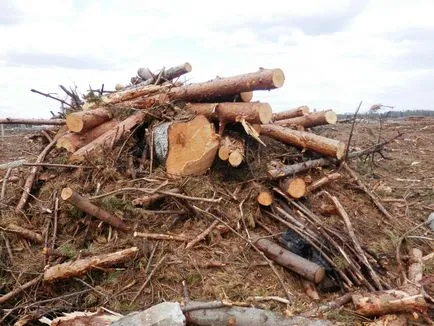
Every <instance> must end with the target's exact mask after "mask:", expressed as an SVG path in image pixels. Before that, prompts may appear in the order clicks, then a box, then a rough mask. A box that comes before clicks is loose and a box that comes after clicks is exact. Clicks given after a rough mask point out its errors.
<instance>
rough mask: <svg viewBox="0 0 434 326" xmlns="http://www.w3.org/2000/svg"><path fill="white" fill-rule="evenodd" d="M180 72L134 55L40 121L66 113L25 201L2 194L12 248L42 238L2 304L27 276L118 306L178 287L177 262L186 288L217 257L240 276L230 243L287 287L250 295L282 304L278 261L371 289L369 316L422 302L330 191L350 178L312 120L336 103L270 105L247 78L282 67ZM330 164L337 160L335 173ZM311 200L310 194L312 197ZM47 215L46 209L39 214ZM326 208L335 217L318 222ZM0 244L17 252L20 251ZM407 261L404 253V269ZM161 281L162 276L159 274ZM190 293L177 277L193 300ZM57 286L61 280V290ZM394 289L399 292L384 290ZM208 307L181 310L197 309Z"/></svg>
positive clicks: (337, 145)
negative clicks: (195, 79)
mask: <svg viewBox="0 0 434 326" xmlns="http://www.w3.org/2000/svg"><path fill="white" fill-rule="evenodd" d="M190 71H192V66H191V65H190V64H188V63H185V64H182V65H179V66H175V67H173V68H169V69H161V70H160V71H158V72H154V73H153V72H151V71H150V70H149V69H148V68H140V69H139V70H138V71H137V76H134V77H133V78H131V83H130V84H129V85H127V86H123V85H120V84H119V85H117V86H116V90H115V91H113V92H109V93H105V92H104V91H103V90H102V89H101V90H100V92H99V93H98V94H97V95H95V92H94V91H90V93H91V94H88V95H87V96H85V97H84V102H83V101H81V100H79V99H77V98H76V97H75V96H73V98H72V99H71V107H72V108H73V110H68V112H67V114H65V115H63V116H61V117H57V118H56V119H51V120H52V125H62V127H60V128H59V127H55V128H57V129H50V130H51V131H52V132H53V134H52V139H51V140H50V141H49V142H48V144H47V145H46V146H45V148H44V149H43V150H42V151H41V153H40V154H39V156H38V157H37V160H36V163H34V164H35V165H32V167H31V170H30V173H29V175H28V176H27V178H26V179H25V183H23V184H22V186H23V187H21V186H19V187H17V191H20V192H21V193H20V196H21V199H19V197H18V198H13V199H12V200H11V201H10V202H8V205H10V206H11V207H13V208H14V214H16V216H19V220H20V221H21V222H22V225H18V223H16V222H15V223H11V222H10V221H9V220H8V221H4V222H1V223H0V230H1V234H2V236H4V238H5V241H6V242H5V244H7V243H9V242H8V241H9V240H8V239H9V237H11V236H14V237H15V238H14V239H15V241H19V243H25V247H22V248H24V249H23V250H29V251H30V252H32V250H35V248H36V246H38V248H37V249H36V250H37V252H38V253H39V254H41V253H42V254H43V259H39V260H38V263H39V265H38V266H39V268H37V270H38V273H39V274H40V275H39V276H38V278H37V279H32V280H30V281H28V282H27V283H25V282H20V283H24V285H22V286H19V285H18V284H17V286H9V287H8V290H10V291H8V292H9V294H6V295H5V296H3V297H0V302H2V303H3V302H6V301H9V302H14V303H15V304H17V306H16V307H15V308H13V305H12V304H11V305H10V309H11V311H12V312H11V314H13V313H14V311H17V312H22V311H27V310H28V308H29V307H27V306H24V307H22V306H21V305H19V298H20V296H21V295H23V292H24V291H25V290H26V289H28V288H32V289H35V293H38V289H39V288H38V286H40V287H41V288H42V289H43V291H41V293H43V294H48V293H50V295H51V294H52V293H54V289H55V284H59V280H62V282H64V283H62V288H65V289H68V288H70V287H72V286H73V285H75V286H77V284H79V285H84V286H85V288H84V289H83V290H82V291H88V292H89V291H91V292H92V293H95V295H96V296H97V297H98V299H97V300H96V302H97V303H95V305H99V306H104V305H105V304H107V303H109V302H110V295H113V296H114V297H116V298H119V297H122V298H123V299H122V300H123V301H122V304H123V303H124V302H126V301H128V302H129V304H130V305H132V304H134V303H135V302H136V300H137V301H140V300H141V303H144V302H145V301H146V300H147V298H148V297H149V294H150V293H151V290H150V289H151V288H152V296H153V297H152V300H154V292H153V291H154V290H153V286H154V284H157V287H158V290H157V291H158V296H159V297H160V298H164V296H165V295H166V294H167V293H166V292H165V291H172V292H174V293H175V294H176V293H177V290H174V287H175V288H176V287H177V286H178V285H179V284H178V283H179V282H178V275H181V274H182V278H184V279H187V280H188V281H189V286H192V287H193V288H194V287H195V284H196V283H195V282H205V277H204V276H203V271H204V270H206V271H208V270H215V269H217V270H220V272H219V273H220V274H219V275H224V277H227V278H230V276H231V275H232V274H234V275H236V274H237V273H238V272H239V271H238V270H237V269H238V267H236V264H233V263H234V261H233V260H232V261H231V260H230V259H226V258H225V257H226V256H230V255H232V251H236V250H237V248H238V249H240V252H243V255H248V257H247V256H243V260H245V261H249V260H252V261H251V262H249V267H248V268H249V271H248V272H247V273H244V274H243V275H246V274H248V273H251V271H250V268H252V266H254V265H253V261H255V262H254V263H255V264H260V263H262V264H263V265H262V266H264V265H265V266H267V268H269V269H268V270H267V272H266V273H267V274H268V275H267V277H266V279H267V281H270V280H271V282H273V284H279V285H278V286H279V287H280V289H279V290H278V291H279V293H278V295H280V296H286V298H281V297H279V296H278V295H277V294H276V293H274V294H272V295H270V296H266V297H264V298H265V299H264V298H263V297H258V296H255V297H254V298H256V299H255V300H259V301H261V300H262V299H263V300H264V301H269V300H271V301H276V302H279V304H285V305H290V304H292V302H293V301H294V299H295V294H294V293H291V292H290V291H289V290H288V288H287V285H286V283H285V280H284V279H283V278H285V277H286V275H287V274H288V275H292V276H293V277H295V278H296V279H297V280H299V283H300V284H299V286H300V291H305V292H306V295H307V296H308V297H310V298H312V300H315V301H318V300H320V299H321V298H324V296H325V295H326V293H327V291H333V290H334V291H336V290H339V291H342V292H347V293H351V292H352V291H353V290H354V289H355V288H361V289H363V290H364V291H368V292H366V293H365V294H364V295H363V296H362V295H359V296H358V295H354V296H353V297H352V299H353V302H354V305H355V307H356V309H357V311H358V312H359V313H361V314H363V315H366V316H374V315H375V316H377V315H380V314H388V313H400V312H413V311H417V312H418V313H425V312H426V307H427V306H426V302H425V301H424V302H422V299H421V297H420V296H421V293H422V291H421V290H420V285H417V286H416V287H410V286H407V287H397V286H396V284H395V283H394V282H393V281H392V280H391V279H390V278H389V277H388V276H387V275H386V274H385V273H384V271H383V270H382V269H381V267H380V266H379V262H378V257H376V256H375V254H373V253H372V251H370V250H369V249H368V248H367V246H366V244H363V245H362V244H361V243H362V242H363V241H362V240H363V239H360V237H359V236H358V234H356V232H355V231H354V226H353V224H352V222H351V217H350V215H351V214H349V213H348V212H347V210H346V209H345V208H344V206H343V205H342V203H341V202H340V200H339V199H338V198H337V197H336V193H339V192H338V191H336V190H335V191H332V190H333V189H334V187H337V186H338V185H339V183H340V182H341V181H342V180H343V179H345V180H347V182H350V181H351V178H354V174H352V173H353V172H351V173H345V171H347V172H348V171H349V170H348V169H349V168H348V167H346V163H345V162H342V160H343V158H344V156H345V150H346V144H345V143H343V142H342V141H340V140H336V139H331V138H328V137H325V136H323V135H320V134H318V133H317V129H315V127H316V126H320V125H329V124H335V123H336V120H337V119H336V114H335V113H334V112H333V111H331V110H324V111H318V112H310V110H309V108H308V107H307V106H300V107H297V108H293V109H288V110H284V111H281V112H278V111H277V110H274V108H272V107H271V106H270V105H269V104H268V103H262V102H253V101H252V100H253V97H254V93H255V92H260V91H263V90H272V89H277V88H280V87H282V86H283V84H284V80H285V78H284V74H283V72H282V71H281V70H280V69H261V70H259V71H257V72H252V73H247V74H242V75H237V76H232V77H224V78H221V77H219V78H215V79H212V80H210V81H207V82H202V83H192V84H183V83H181V82H180V81H179V78H180V77H181V76H183V75H184V74H187V73H189V72H190ZM2 121H3V123H7V121H16V120H13V119H4V120H2ZM25 121H26V123H31V121H32V120H31V119H30V120H29V119H26V120H25ZM34 122H35V124H40V123H42V122H41V121H39V120H35V121H34ZM44 124H50V120H46V121H45V123H44ZM291 153H293V154H294V155H290V154H291ZM356 155H357V154H354V153H353V155H352V156H351V153H350V155H349V157H356ZM14 163H16V162H12V163H11V164H8V165H5V168H7V169H8V174H7V175H5V177H4V178H3V184H2V186H3V187H2V188H3V189H2V199H3V197H5V195H4V194H5V193H6V192H5V191H4V189H5V188H6V187H7V186H8V182H9V186H11V183H12V178H13V177H15V176H14V175H11V170H12V169H16V168H18V167H19V166H22V165H23V164H22V163H21V165H19V164H18V163H17V164H14ZM26 164H28V163H26ZM44 164H45V165H44ZM339 166H343V167H344V169H340V170H339V171H337V170H338V169H339ZM0 168H1V167H0ZM48 169H53V170H54V169H56V171H57V173H56V174H55V175H54V177H53V178H52V180H51V179H49V178H46V179H44V178H42V173H43V172H45V171H46V170H48ZM50 171H51V170H50ZM21 179H22V178H21ZM348 180H350V181H348ZM357 182H360V181H357ZM329 191H330V192H331V193H333V194H334V195H331V194H330V193H329ZM312 198H315V200H316V201H317V202H316V203H318V205H316V206H314V207H312V205H309V204H308V203H311V199H312ZM50 203H51V204H50ZM380 205H381V204H380ZM377 207H378V206H377ZM379 209H380V210H381V208H379ZM383 209H384V208H383ZM384 210H385V209H384ZM44 214H50V216H52V221H51V220H50V221H49V223H48V222H47V220H42V221H41V220H40V219H41V216H43V215H44ZM330 216H334V218H335V219H336V218H337V220H338V222H336V224H332V223H329V221H328V220H327V219H328V218H329V217H330ZM335 221H336V220H335ZM35 225H37V226H38V227H39V228H38V227H35ZM27 241H28V242H29V243H31V244H32V247H30V246H29V245H28V243H27ZM226 242H228V243H227V244H226ZM214 247H215V248H214ZM228 247H230V248H231V249H228ZM20 248H21V247H20ZM65 248H67V249H68V248H69V250H67V249H65ZM70 248H74V250H72V249H70ZM246 248H249V250H247V249H246ZM225 250H227V251H225ZM71 251H73V253H71ZM8 252H9V254H8V255H9V261H10V263H11V265H13V257H14V256H16V255H17V254H16V253H15V254H14V252H13V250H12V249H11V250H10V251H8ZM20 253H21V251H20ZM229 253H230V254H229ZM419 256H420V255H419ZM205 257H206V258H205ZM231 259H233V258H231ZM412 259H413V260H412V261H414V260H415V259H416V258H414V257H413V258H412ZM416 260H417V259H416ZM240 261H241V260H240ZM257 261H260V263H258V262H257ZM419 261H420V259H419ZM231 264H232V267H230V266H231ZM250 264H252V265H251V266H250ZM228 266H229V267H228ZM419 267H420V266H419ZM255 268H256V267H255ZM11 270H12V269H11ZM418 270H420V268H419V269H418V266H415V265H414V266H413V268H412V271H413V272H412V275H414V274H418V273H417V271H418ZM129 271H132V272H130V273H129ZM197 271H199V272H197ZM98 273H99V274H98ZM109 273H117V274H116V275H117V276H116V277H119V279H122V280H123V281H124V283H122V286H121V287H118V288H117V289H116V290H113V289H112V290H113V291H112V290H111V291H110V292H107V293H106V292H105V291H106V290H107V288H105V290H102V288H101V287H99V285H98V277H96V278H92V276H95V275H97V276H98V275H99V276H101V274H103V275H105V274H109ZM207 273H208V272H207ZM209 273H211V272H209ZM258 273H259V272H258ZM261 273H262V272H261ZM118 274H119V275H120V276H119V275H118ZM101 277H102V279H104V277H105V276H101ZM136 277H137V280H136ZM244 277H246V276H242V278H244ZM252 277H253V276H252ZM141 278H144V279H143V280H142V279H141ZM197 278H199V279H200V281H196V280H197ZM412 278H413V279H414V280H417V282H419V281H420V277H412ZM84 279H85V280H84ZM211 279H212V277H211ZM222 279H223V278H222ZM125 280H127V282H126V281H125ZM165 281H167V282H168V283H169V284H170V285H167V284H164V285H165V287H163V286H162V285H161V284H163V283H164V282H165ZM88 282H91V283H92V285H90V284H88ZM125 282H126V283H125ZM176 282H178V283H176ZM228 282H229V281H228ZM17 283H18V282H17ZM102 283H103V282H102ZM138 283H140V284H138ZM14 284H15V283H14ZM64 284H65V286H63V285H64ZM104 284H105V283H104ZM105 285H107V284H105ZM23 286H24V288H23ZM243 286H244V285H243ZM248 286H249V285H247V284H246V285H245V287H247V288H248ZM163 288H164V289H165V290H163ZM269 288H274V289H275V288H276V287H269ZM145 289H146V290H145ZM303 289H304V290H303ZM391 289H396V290H391ZM148 290H149V291H148ZM65 291H66V290H65ZM107 291H108V290H107ZM145 291H147V292H145ZM186 291H187V289H186V286H184V296H185V299H186V301H188V300H187V299H188V297H187V294H186ZM193 291H197V289H193ZM391 291H392V292H391ZM393 291H395V292H393ZM75 292H77V293H81V292H80V291H75ZM88 292H83V295H84V294H88ZM196 293H197V292H196ZM65 295H66V296H68V295H70V293H69V294H65V293H64V294H60V296H65ZM252 295H253V293H252ZM35 296H37V295H36V294H35ZM225 296H226V294H225ZM397 296H399V299H400V300H403V301H405V302H404V303H395V302H394V301H393V300H392V298H394V297H397ZM415 296H417V297H415ZM43 297H44V295H41V297H38V298H39V300H44V298H43ZM71 297H73V295H72V294H71ZM2 298H4V299H3V300H2ZM77 298H80V300H79V301H80V302H85V301H86V300H90V299H89V298H88V296H86V298H82V297H78V296H77ZM249 298H250V299H249V300H247V297H246V298H244V299H245V302H235V300H239V299H240V298H239V297H236V298H235V297H233V298H231V300H233V301H234V302H235V303H236V304H233V307H232V303H229V304H228V303H227V302H226V303H225V304H224V305H220V306H219V307H218V308H219V309H214V310H213V313H215V314H216V316H215V317H214V316H213V317H212V318H213V319H216V320H217V319H219V318H220V315H219V314H223V317H222V318H227V316H226V315H227V314H228V311H231V310H234V311H238V310H239V311H241V310H242V309H244V308H239V307H237V306H240V305H241V306H242V305H243V304H244V305H248V306H249V305H251V302H250V301H251V300H252V299H251V297H249ZM258 298H259V299H258ZM261 298H262V299H261ZM270 298H271V299H270ZM61 299H62V298H61ZM169 299H173V298H172V297H171V298H169ZM197 299H204V298H200V297H199V298H197ZM413 299H414V301H411V300H413ZM14 300H16V301H14ZM253 301H254V300H253ZM368 301H372V302H375V303H376V306H374V305H367V304H366V302H368ZM410 301H411V302H410ZM60 302H62V301H60ZM152 302H153V301H152ZM220 304H221V302H220ZM120 305H121V304H120ZM80 307H83V305H81V306H80ZM231 307H232V308H231ZM260 307H262V306H260ZM14 309H15V310H14ZM207 309H210V308H208V307H207V306H205V307H201V308H198V309H197V312H196V313H194V312H190V313H189V314H187V315H188V316H189V318H191V320H196V317H195V316H196V315H198V316H199V315H200V314H202V313H203V314H204V315H206V314H207ZM252 309H253V308H252ZM199 312H200V314H199ZM35 313H36V312H35ZM195 314H196V315H195ZM237 314H239V312H237ZM270 316H271V315H270ZM273 316H274V315H273ZM7 318H8V317H7V316H6V317H4V318H3V319H0V323H1V322H3V321H4V320H7ZM228 318H229V317H228ZM273 318H280V317H273ZM295 318H296V317H295ZM300 318H301V317H300ZM225 320H226V319H225ZM284 322H285V321H283V322H282V324H283V323H284ZM303 322H306V324H308V323H307V321H305V320H304V319H303ZM228 323H232V321H231V320H230V319H229V321H228Z"/></svg>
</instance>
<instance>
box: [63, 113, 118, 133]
mask: <svg viewBox="0 0 434 326" xmlns="http://www.w3.org/2000/svg"><path fill="white" fill-rule="evenodd" d="M111 118H112V115H111V114H110V112H109V111H107V110H106V109H103V108H99V109H94V110H89V111H78V112H73V113H70V114H68V115H67V116H66V125H67V126H68V129H69V131H72V132H83V131H86V130H89V129H92V128H93V127H96V126H98V125H100V124H102V123H104V122H106V121H108V120H110V119H111Z"/></svg>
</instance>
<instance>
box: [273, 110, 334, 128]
mask: <svg viewBox="0 0 434 326" xmlns="http://www.w3.org/2000/svg"><path fill="white" fill-rule="evenodd" d="M336 121H337V116H336V113H334V112H333V111H323V112H313V113H311V114H306V115H304V116H300V117H295V118H290V119H283V120H279V121H276V122H275V124H276V125H279V126H283V127H296V126H302V127H304V128H311V127H315V126H321V125H326V124H336Z"/></svg>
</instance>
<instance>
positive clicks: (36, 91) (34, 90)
mask: <svg viewBox="0 0 434 326" xmlns="http://www.w3.org/2000/svg"><path fill="white" fill-rule="evenodd" d="M30 91H31V92H33V93H36V94H39V95H42V96H45V97H49V98H51V99H53V100H56V101H59V102H60V103H62V104H65V105H67V106H69V107H70V108H73V106H72V105H71V104H69V103H68V102H66V101H64V100H62V99H60V98H57V97H55V96H53V95H50V94H48V93H43V92H40V91H38V90H36V89H33V88H32V89H31V90H30Z"/></svg>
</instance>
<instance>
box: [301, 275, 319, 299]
mask: <svg viewBox="0 0 434 326" xmlns="http://www.w3.org/2000/svg"><path fill="white" fill-rule="evenodd" d="M301 285H302V286H303V290H304V292H305V293H306V295H307V296H308V297H309V298H311V299H312V300H315V301H317V300H319V299H320V297H319V294H318V291H317V290H316V287H315V284H314V283H313V282H311V281H308V280H306V279H304V278H303V279H301Z"/></svg>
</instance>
